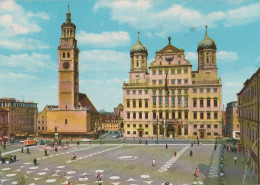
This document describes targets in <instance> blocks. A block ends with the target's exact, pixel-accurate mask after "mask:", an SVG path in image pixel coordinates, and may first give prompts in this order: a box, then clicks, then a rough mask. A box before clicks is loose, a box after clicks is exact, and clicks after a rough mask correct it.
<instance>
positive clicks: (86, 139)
mask: <svg viewBox="0 0 260 185" xmlns="http://www.w3.org/2000/svg"><path fill="white" fill-rule="evenodd" d="M80 141H85V142H89V141H90V139H88V138H82V139H81V140H80Z"/></svg>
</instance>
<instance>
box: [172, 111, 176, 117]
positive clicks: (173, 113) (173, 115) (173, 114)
mask: <svg viewBox="0 0 260 185" xmlns="http://www.w3.org/2000/svg"><path fill="white" fill-rule="evenodd" d="M172 119H175V111H173V112H172Z"/></svg>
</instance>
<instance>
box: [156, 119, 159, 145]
mask: <svg viewBox="0 0 260 185" xmlns="http://www.w3.org/2000/svg"><path fill="white" fill-rule="evenodd" d="M158 134H159V119H158V116H157V142H156V143H157V144H158Z"/></svg>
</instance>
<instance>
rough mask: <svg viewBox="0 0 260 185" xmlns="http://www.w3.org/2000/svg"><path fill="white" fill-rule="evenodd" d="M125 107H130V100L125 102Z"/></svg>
mask: <svg viewBox="0 0 260 185" xmlns="http://www.w3.org/2000/svg"><path fill="white" fill-rule="evenodd" d="M126 106H127V108H129V107H130V100H126Z"/></svg>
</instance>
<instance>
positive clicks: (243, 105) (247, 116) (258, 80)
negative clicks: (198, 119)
mask: <svg viewBox="0 0 260 185" xmlns="http://www.w3.org/2000/svg"><path fill="white" fill-rule="evenodd" d="M237 98H238V110H239V112H238V121H239V122H240V141H241V143H242V147H243V149H244V153H245V155H246V157H247V160H248V161H249V164H250V168H251V169H252V170H253V171H254V172H255V173H254V175H255V178H256V181H257V182H258V184H259V183H260V179H258V177H257V176H259V144H258V145H257V142H258V143H259V138H260V137H259V129H260V128H259V124H260V118H259V115H260V108H259V104H260V68H258V70H257V71H256V72H255V73H254V74H253V75H252V77H251V78H250V79H248V80H246V81H245V83H244V87H243V89H242V90H241V91H240V92H239V93H238V94H237ZM257 179H258V180H257Z"/></svg>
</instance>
